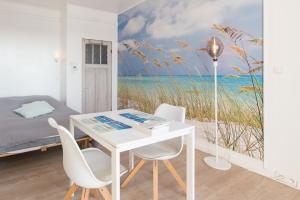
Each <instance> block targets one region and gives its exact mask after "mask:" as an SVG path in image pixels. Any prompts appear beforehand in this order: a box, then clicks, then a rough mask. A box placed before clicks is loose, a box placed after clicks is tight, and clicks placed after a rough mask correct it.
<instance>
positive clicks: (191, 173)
mask: <svg viewBox="0 0 300 200" xmlns="http://www.w3.org/2000/svg"><path fill="white" fill-rule="evenodd" d="M186 147H187V150H186V158H187V161H186V177H187V200H195V129H193V130H191V133H190V134H188V135H187V136H186Z"/></svg>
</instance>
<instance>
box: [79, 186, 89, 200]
mask: <svg viewBox="0 0 300 200" xmlns="http://www.w3.org/2000/svg"><path fill="white" fill-rule="evenodd" d="M89 195H90V190H89V189H85V188H82V194H81V200H89Z"/></svg>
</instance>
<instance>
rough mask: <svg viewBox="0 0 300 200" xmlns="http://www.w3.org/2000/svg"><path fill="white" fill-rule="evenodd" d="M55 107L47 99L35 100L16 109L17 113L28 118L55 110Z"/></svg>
mask: <svg viewBox="0 0 300 200" xmlns="http://www.w3.org/2000/svg"><path fill="white" fill-rule="evenodd" d="M54 110H55V109H54V108H53V107H52V106H51V105H50V104H48V103H47V102H46V101H34V102H32V103H28V104H23V105H22V106H21V107H20V108H18V109H16V110H14V112H15V113H17V114H19V115H21V116H22V117H24V118H26V119H30V118H35V117H38V116H41V115H45V114H48V113H51V112H53V111H54Z"/></svg>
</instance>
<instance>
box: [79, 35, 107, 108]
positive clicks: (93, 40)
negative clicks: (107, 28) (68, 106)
mask: <svg viewBox="0 0 300 200" xmlns="http://www.w3.org/2000/svg"><path fill="white" fill-rule="evenodd" d="M87 42H91V43H94V44H108V45H110V47H111V48H110V52H109V49H108V52H109V53H108V55H110V56H108V58H107V59H108V63H110V87H111V89H110V90H111V91H110V96H111V102H110V104H111V108H110V110H112V107H113V105H112V98H113V91H112V90H113V89H112V87H113V77H112V71H113V70H112V68H113V66H112V48H113V47H112V41H104V40H96V39H88V38H82V48H81V50H82V56H81V57H82V67H81V72H82V73H81V80H82V84H81V108H82V113H85V112H86V98H85V97H86V96H85V93H86V85H85V75H86V74H85V70H86V64H85V44H86V43H87ZM91 65H93V64H91ZM103 68H106V67H103Z"/></svg>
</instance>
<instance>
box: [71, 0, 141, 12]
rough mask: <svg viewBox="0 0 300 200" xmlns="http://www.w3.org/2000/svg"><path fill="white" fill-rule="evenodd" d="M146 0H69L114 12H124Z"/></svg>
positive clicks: (76, 3) (73, 2)
mask: <svg viewBox="0 0 300 200" xmlns="http://www.w3.org/2000/svg"><path fill="white" fill-rule="evenodd" d="M143 1H144V0H69V2H70V3H72V4H75V5H80V6H84V7H89V8H95V9H99V10H105V11H108V12H113V13H122V12H124V11H126V10H128V9H130V8H132V7H134V6H135V5H137V4H139V3H141V2H143Z"/></svg>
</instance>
